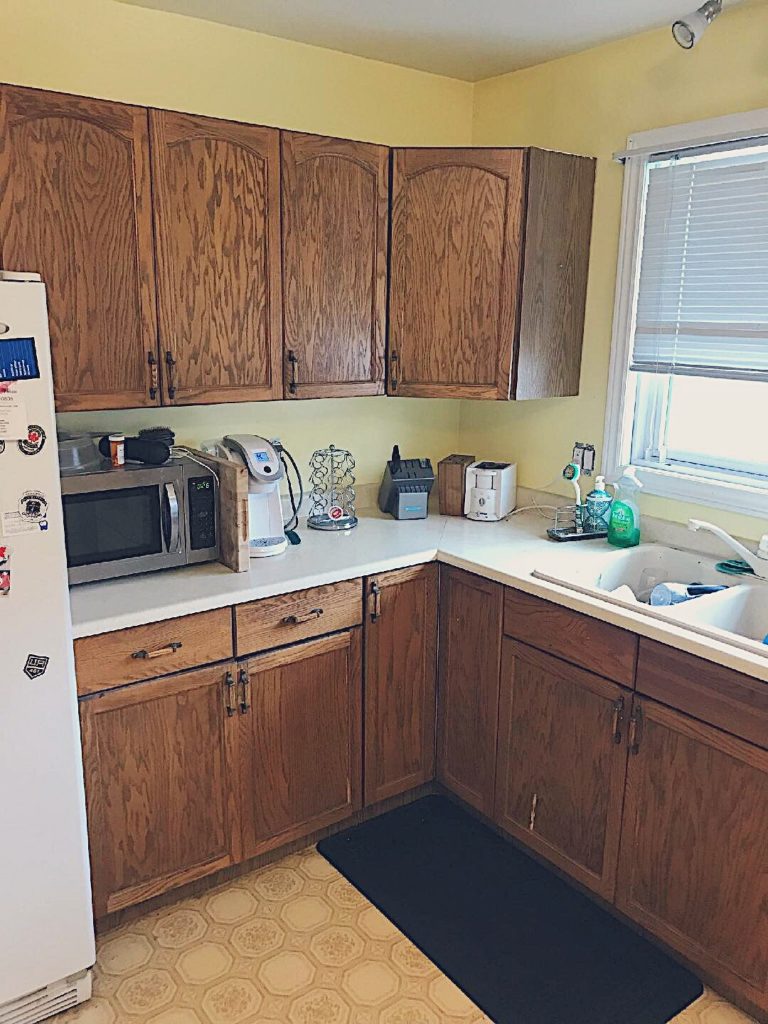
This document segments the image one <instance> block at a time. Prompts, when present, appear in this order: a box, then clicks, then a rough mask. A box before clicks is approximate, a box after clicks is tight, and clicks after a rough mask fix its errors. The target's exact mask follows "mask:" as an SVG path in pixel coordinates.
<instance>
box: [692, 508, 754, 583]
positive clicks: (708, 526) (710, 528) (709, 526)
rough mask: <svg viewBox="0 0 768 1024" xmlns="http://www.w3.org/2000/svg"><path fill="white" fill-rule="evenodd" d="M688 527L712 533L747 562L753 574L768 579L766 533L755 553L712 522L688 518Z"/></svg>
mask: <svg viewBox="0 0 768 1024" xmlns="http://www.w3.org/2000/svg"><path fill="white" fill-rule="evenodd" d="M688 529H689V530H693V531H694V532H695V531H697V530H706V531H707V532H708V533H714V535H715V536H716V537H719V538H720V540H721V541H723V543H724V544H727V545H728V547H729V548H732V549H733V550H734V551H735V552H736V554H737V555H738V556H739V558H740V559H741V560H742V561H743V562H746V563H747V565H748V566H749V567H750V569H752V571H753V572H754V574H755V576H757V577H759V578H760V579H761V580H768V534H763V536H762V537H761V538H760V544H759V545H758V548H757V553H756V554H755V553H754V552H752V551H750V550H749V548H746V547H744V545H743V544H741V543H740V542H739V541H737V540H736V538H735V537H732V536H731V535H730V533H726V531H725V530H723V529H721V528H720V527H719V526H715V524H714V523H707V522H704V520H702V519H689V520H688Z"/></svg>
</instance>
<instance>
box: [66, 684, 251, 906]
mask: <svg viewBox="0 0 768 1024" xmlns="http://www.w3.org/2000/svg"><path fill="white" fill-rule="evenodd" d="M234 673H235V666H234V664H226V665H216V666H212V667H209V668H201V669H195V670H193V671H190V672H181V673H179V674H178V675H175V676H169V677H165V678H162V679H153V680H151V681H150V682H145V683H135V684H134V685H132V686H126V687H123V688H121V689H116V690H112V691H109V692H105V693H101V694H97V695H95V696H92V697H88V698H85V699H82V700H81V702H80V722H81V729H82V741H83V762H84V766H85V785H86V798H87V810H88V831H89V837H90V851H91V869H92V875H93V899H94V911H95V914H96V916H97V917H100V916H103V915H104V914H107V913H111V912H112V911H116V910H120V909H122V908H123V907H126V906H129V905H130V904H133V903H139V902H141V901H142V900H146V899H149V898H150V897H151V896H155V895H157V894H158V893H161V892H164V891H165V890H167V889H172V888H174V887H175V886H178V885H182V884H184V883H185V882H191V881H193V880H195V879H197V878H201V877H202V876H203V875H208V874H210V873H212V872H213V871H217V870H219V869H220V868H225V867H227V866H229V865H230V864H233V863H235V862H236V861H237V860H239V859H240V851H239V817H238V811H237V808H236V806H235V804H234V801H233V792H232V789H231V786H230V780H231V779H232V777H233V775H234V773H235V771H236V769H237V763H236V758H235V756H234V747H233V744H234V742H235V741H236V739H237V726H238V721H237V717H236V715H235V714H233V713H228V707H229V709H233V708H234V705H233V704H232V703H231V701H232V700H233V699H234V690H235V685H234V684H235V677H234ZM228 702H229V704H228Z"/></svg>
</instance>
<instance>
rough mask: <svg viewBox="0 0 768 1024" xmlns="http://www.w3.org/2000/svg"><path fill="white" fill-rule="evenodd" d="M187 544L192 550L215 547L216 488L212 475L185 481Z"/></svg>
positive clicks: (194, 477)
mask: <svg viewBox="0 0 768 1024" xmlns="http://www.w3.org/2000/svg"><path fill="white" fill-rule="evenodd" d="M187 507H188V509H189V544H190V547H191V548H192V550H193V551H201V550H202V549H204V548H215V547H216V489H215V487H214V480H213V477H212V476H193V477H190V478H189V479H188V481H187Z"/></svg>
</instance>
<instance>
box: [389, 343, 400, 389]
mask: <svg viewBox="0 0 768 1024" xmlns="http://www.w3.org/2000/svg"><path fill="white" fill-rule="evenodd" d="M397 363H398V356H397V352H396V351H394V350H393V351H392V352H390V353H389V383H390V384H391V386H392V390H393V391H397Z"/></svg>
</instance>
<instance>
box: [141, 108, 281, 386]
mask: <svg viewBox="0 0 768 1024" xmlns="http://www.w3.org/2000/svg"><path fill="white" fill-rule="evenodd" d="M150 129H151V138H152V172H153V180H154V188H155V205H154V210H155V236H156V239H157V290H158V302H159V311H160V315H159V331H160V349H161V352H162V353H163V355H164V360H165V362H164V364H163V369H164V377H163V395H164V399H165V401H167V402H168V403H169V404H172V405H180V404H181V405H183V404H189V403H211V402H246V401H256V400H260V399H269V398H281V397H282V380H281V319H282V309H281V289H280V171H279V168H280V149H279V132H278V131H277V130H276V129H273V128H261V127H258V126H256V125H245V124H237V123H235V122H232V121H217V120H213V119H211V118H204V117H193V116H191V115H187V114H176V113H171V112H169V111H164V110H152V111H150ZM168 353H170V358H171V359H173V360H175V364H174V365H169V363H168V358H169V357H168V355H167V354H168Z"/></svg>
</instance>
